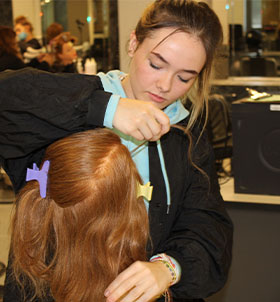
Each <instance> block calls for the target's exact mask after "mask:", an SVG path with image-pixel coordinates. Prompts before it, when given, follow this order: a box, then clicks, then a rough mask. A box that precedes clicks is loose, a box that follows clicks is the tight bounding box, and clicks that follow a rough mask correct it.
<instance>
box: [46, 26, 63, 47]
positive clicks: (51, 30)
mask: <svg viewBox="0 0 280 302" xmlns="http://www.w3.org/2000/svg"><path fill="white" fill-rule="evenodd" d="M62 32H63V26H62V25H61V24H59V23H56V22H54V23H52V24H51V25H49V27H48V28H47V30H46V40H47V43H49V42H50V41H51V40H52V39H53V38H55V37H56V36H58V35H59V34H61V33H62Z"/></svg>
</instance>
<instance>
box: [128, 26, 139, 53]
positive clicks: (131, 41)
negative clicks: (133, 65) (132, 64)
mask: <svg viewBox="0 0 280 302" xmlns="http://www.w3.org/2000/svg"><path fill="white" fill-rule="evenodd" d="M137 46H138V41H137V38H136V35H135V31H133V32H132V33H131V34H130V39H129V44H128V55H129V56H130V57H133V55H134V52H135V51H136V49H137Z"/></svg>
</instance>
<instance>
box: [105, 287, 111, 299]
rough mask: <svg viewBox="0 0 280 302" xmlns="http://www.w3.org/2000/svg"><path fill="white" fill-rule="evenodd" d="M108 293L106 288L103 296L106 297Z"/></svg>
mask: <svg viewBox="0 0 280 302" xmlns="http://www.w3.org/2000/svg"><path fill="white" fill-rule="evenodd" d="M109 294H110V293H109V291H108V289H106V290H105V292H104V296H105V297H108V296H109Z"/></svg>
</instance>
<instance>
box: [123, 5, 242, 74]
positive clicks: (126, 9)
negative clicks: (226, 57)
mask: <svg viewBox="0 0 280 302" xmlns="http://www.w3.org/2000/svg"><path fill="white" fill-rule="evenodd" d="M243 1H244V0H235V1H230V3H231V4H232V7H231V9H232V10H234V11H233V13H232V12H231V11H228V10H226V4H227V3H228V2H229V1H228V0H205V2H207V3H208V4H209V5H210V6H211V7H212V8H213V10H214V11H215V12H216V14H217V15H218V16H219V18H220V21H221V23H222V27H223V32H224V44H228V23H229V18H230V17H234V22H232V23H240V24H243ZM151 2H152V1H151V0H119V2H118V10H119V42H120V45H119V51H120V69H121V70H123V71H125V72H127V71H128V65H129V57H128V55H127V51H126V49H127V41H128V39H129V35H130V32H131V31H132V30H133V29H134V27H135V25H136V23H137V21H138V19H139V18H140V16H141V14H142V12H143V10H144V9H145V7H146V6H147V5H148V4H149V3H151ZM229 14H230V15H229Z"/></svg>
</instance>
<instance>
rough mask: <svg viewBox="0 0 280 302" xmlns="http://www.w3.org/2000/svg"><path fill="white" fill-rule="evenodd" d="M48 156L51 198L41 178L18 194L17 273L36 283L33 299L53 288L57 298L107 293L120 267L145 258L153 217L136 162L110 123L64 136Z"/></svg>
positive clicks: (75, 298)
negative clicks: (140, 188)
mask: <svg viewBox="0 0 280 302" xmlns="http://www.w3.org/2000/svg"><path fill="white" fill-rule="evenodd" d="M45 160H49V161H50V168H49V172H48V185H47V195H46V198H41V197H40V194H39V188H38V187H39V186H38V183H37V182H36V181H31V182H28V183H27V185H26V186H25V187H24V188H23V190H22V191H21V192H20V194H19V196H18V198H17V206H16V212H15V216H14V218H13V224H12V227H13V229H12V250H13V257H14V261H13V271H14V275H15V277H16V279H17V280H18V281H19V282H20V283H21V285H22V286H23V289H24V288H25V287H26V286H27V285H28V283H31V284H32V285H33V288H35V290H34V296H33V299H34V298H35V295H36V296H37V297H38V296H39V297H40V298H41V299H42V300H43V298H44V297H45V296H46V295H47V293H48V291H50V292H51V294H52V296H53V298H54V299H55V301H57V302H62V301H80V302H85V301H88V302H89V301H91V302H92V301H95V302H100V301H104V290H105V289H106V287H107V286H108V285H109V284H110V282H112V281H113V280H114V279H115V277H116V276H117V275H118V273H120V272H121V271H123V270H124V269H125V268H126V267H128V266H129V265H130V264H132V263H133V262H135V261H136V260H142V261H144V260H146V243H147V240H148V228H149V227H148V217H147V211H146V208H145V205H144V202H143V199H142V198H141V197H139V198H137V195H136V192H137V185H138V183H139V182H141V178H140V176H139V174H138V172H137V169H136V166H135V164H134V162H133V160H132V158H131V155H130V153H129V151H128V150H127V148H126V147H125V146H124V145H122V144H121V141H120V138H119V137H118V136H117V135H116V134H114V133H113V132H111V131H110V130H107V129H98V130H90V131H86V132H82V133H77V134H74V135H72V136H69V137H67V138H64V139H61V140H59V141H57V142H55V143H53V144H52V145H51V146H49V147H48V149H47V151H46V155H45ZM26 292H27V290H26ZM26 298H28V299H29V300H30V297H26ZM31 300H32V299H31ZM36 301H37V300H36Z"/></svg>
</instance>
